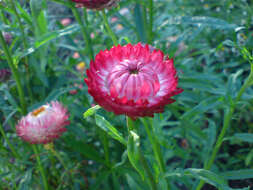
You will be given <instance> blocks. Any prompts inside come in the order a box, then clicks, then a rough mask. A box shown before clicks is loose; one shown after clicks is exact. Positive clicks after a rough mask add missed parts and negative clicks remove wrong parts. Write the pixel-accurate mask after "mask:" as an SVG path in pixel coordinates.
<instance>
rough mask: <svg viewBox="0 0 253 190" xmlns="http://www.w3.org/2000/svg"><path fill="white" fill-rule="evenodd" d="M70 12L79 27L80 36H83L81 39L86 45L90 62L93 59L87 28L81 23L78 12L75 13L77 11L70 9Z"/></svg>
mask: <svg viewBox="0 0 253 190" xmlns="http://www.w3.org/2000/svg"><path fill="white" fill-rule="evenodd" d="M72 12H73V14H74V16H75V18H76V20H77V22H78V24H79V25H80V27H81V31H82V34H83V39H84V41H85V43H86V47H87V51H88V54H89V58H90V59H91V60H92V59H93V58H94V52H93V48H92V45H91V39H90V37H89V33H88V32H87V30H88V28H87V26H85V25H84V23H83V21H82V18H81V15H80V14H79V12H78V11H77V9H76V8H75V7H73V8H72ZM86 24H87V23H86ZM85 27H86V28H85Z"/></svg>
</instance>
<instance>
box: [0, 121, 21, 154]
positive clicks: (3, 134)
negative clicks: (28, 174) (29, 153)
mask: <svg viewBox="0 0 253 190" xmlns="http://www.w3.org/2000/svg"><path fill="white" fill-rule="evenodd" d="M0 132H1V134H2V136H3V137H4V139H5V140H6V142H7V144H8V146H9V148H10V150H11V152H12V154H13V155H14V157H16V158H21V156H20V155H19V154H18V152H17V151H16V150H15V148H14V147H13V145H12V144H11V143H10V141H9V139H8V137H7V136H6V134H5V132H4V129H3V126H2V124H1V123H0Z"/></svg>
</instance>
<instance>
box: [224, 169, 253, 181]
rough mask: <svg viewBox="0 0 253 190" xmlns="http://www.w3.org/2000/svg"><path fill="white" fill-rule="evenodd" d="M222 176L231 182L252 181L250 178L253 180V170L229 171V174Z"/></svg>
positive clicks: (225, 173)
mask: <svg viewBox="0 0 253 190" xmlns="http://www.w3.org/2000/svg"><path fill="white" fill-rule="evenodd" d="M221 175H222V176H223V177H224V178H225V179H230V180H242V179H250V178H253V169H243V170H235V171H227V172H224V173H221Z"/></svg>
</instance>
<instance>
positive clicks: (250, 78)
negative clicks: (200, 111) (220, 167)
mask: <svg viewBox="0 0 253 190" xmlns="http://www.w3.org/2000/svg"><path fill="white" fill-rule="evenodd" d="M252 82H253V64H252V63H251V70H250V74H249V76H248V78H247V79H246V81H245V83H244V84H243V86H242V87H241V89H240V90H239V92H238V94H237V96H236V98H235V101H234V103H233V104H232V105H230V107H229V109H228V111H227V112H226V114H225V115H224V123H223V127H222V129H221V132H220V134H219V136H218V139H217V141H216V144H215V146H214V149H213V151H212V154H211V157H210V158H209V159H208V161H207V163H206V164H205V165H204V169H205V170H210V169H211V167H212V165H213V163H214V161H215V157H216V155H217V153H218V152H219V149H220V147H221V145H222V142H223V138H224V136H225V134H226V131H227V129H228V127H229V124H230V121H231V118H232V116H233V113H234V110H235V106H236V104H237V103H238V101H240V99H241V96H242V94H243V93H244V92H245V90H246V88H247V87H249V86H250V85H251V84H252ZM204 184H205V182H204V181H203V180H201V181H200V182H199V184H198V186H197V188H196V190H200V189H201V188H202V187H203V185H204Z"/></svg>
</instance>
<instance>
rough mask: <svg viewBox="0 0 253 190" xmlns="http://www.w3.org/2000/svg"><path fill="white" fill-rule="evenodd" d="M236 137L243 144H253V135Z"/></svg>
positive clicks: (237, 134) (247, 134)
mask: <svg viewBox="0 0 253 190" xmlns="http://www.w3.org/2000/svg"><path fill="white" fill-rule="evenodd" d="M234 137H235V138H236V139H239V140H241V141H243V142H248V143H253V134H250V133H236V134H235V135H234Z"/></svg>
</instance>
